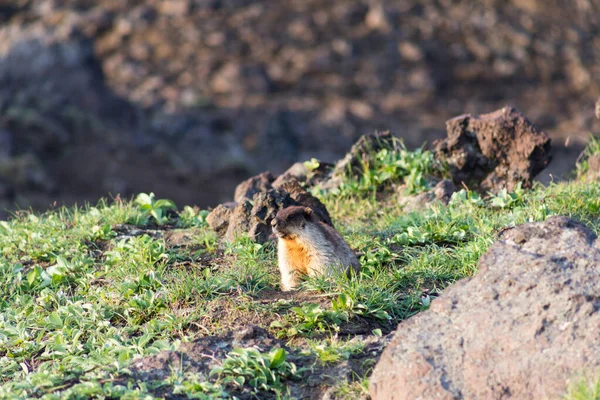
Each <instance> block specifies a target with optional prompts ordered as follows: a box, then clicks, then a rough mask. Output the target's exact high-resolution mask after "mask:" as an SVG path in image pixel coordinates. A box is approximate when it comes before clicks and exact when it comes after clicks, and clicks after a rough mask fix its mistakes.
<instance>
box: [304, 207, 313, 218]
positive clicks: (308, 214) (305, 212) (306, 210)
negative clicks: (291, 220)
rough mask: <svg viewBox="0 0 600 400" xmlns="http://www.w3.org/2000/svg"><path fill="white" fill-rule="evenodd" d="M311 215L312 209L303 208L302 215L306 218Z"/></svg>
mask: <svg viewBox="0 0 600 400" xmlns="http://www.w3.org/2000/svg"><path fill="white" fill-rule="evenodd" d="M312 213H313V210H312V208H310V207H304V214H305V215H306V216H307V217H310V216H311V215H312Z"/></svg>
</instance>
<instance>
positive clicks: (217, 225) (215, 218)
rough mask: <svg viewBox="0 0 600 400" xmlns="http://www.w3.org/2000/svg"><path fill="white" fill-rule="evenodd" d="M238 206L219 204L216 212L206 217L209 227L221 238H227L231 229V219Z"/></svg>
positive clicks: (213, 211)
mask: <svg viewBox="0 0 600 400" xmlns="http://www.w3.org/2000/svg"><path fill="white" fill-rule="evenodd" d="M236 205H237V204H235V203H225V204H219V205H218V206H217V207H215V209H214V210H212V211H211V212H210V214H208V215H207V216H206V222H207V223H208V226H210V228H211V229H212V230H213V231H215V232H216V233H217V235H218V236H219V237H223V236H225V233H227V228H228V227H229V219H230V218H231V215H232V214H233V209H234V208H235V206H236Z"/></svg>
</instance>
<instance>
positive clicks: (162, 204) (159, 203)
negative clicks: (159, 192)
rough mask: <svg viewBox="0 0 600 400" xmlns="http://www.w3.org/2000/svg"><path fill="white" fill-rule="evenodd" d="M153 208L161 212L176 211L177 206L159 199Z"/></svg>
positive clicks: (169, 201)
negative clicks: (159, 209) (161, 210)
mask: <svg viewBox="0 0 600 400" xmlns="http://www.w3.org/2000/svg"><path fill="white" fill-rule="evenodd" d="M154 208H161V209H163V210H176V209H177V206H176V205H175V203H174V202H173V201H172V200H168V199H160V200H156V202H155V203H154Z"/></svg>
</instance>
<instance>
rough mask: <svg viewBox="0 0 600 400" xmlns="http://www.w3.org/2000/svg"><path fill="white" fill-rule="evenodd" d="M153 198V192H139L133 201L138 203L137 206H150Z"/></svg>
mask: <svg viewBox="0 0 600 400" xmlns="http://www.w3.org/2000/svg"><path fill="white" fill-rule="evenodd" d="M153 199H154V193H150V194H146V193H140V194H138V195H137V197H136V198H135V201H134V203H135V204H137V205H139V206H143V205H150V206H151V205H152V201H153Z"/></svg>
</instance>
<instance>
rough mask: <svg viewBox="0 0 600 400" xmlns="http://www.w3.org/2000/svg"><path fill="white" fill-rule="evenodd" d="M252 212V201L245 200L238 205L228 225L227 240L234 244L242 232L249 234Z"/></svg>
mask: <svg viewBox="0 0 600 400" xmlns="http://www.w3.org/2000/svg"><path fill="white" fill-rule="evenodd" d="M251 211H252V203H251V202H250V201H248V200H244V201H242V202H241V203H238V205H237V206H236V207H235V208H234V210H233V213H232V214H231V217H230V218H229V224H228V225H227V231H226V232H225V239H226V240H228V241H230V242H233V241H234V240H235V238H236V237H237V236H239V235H240V234H241V233H242V232H248V231H249V230H250V213H251Z"/></svg>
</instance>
